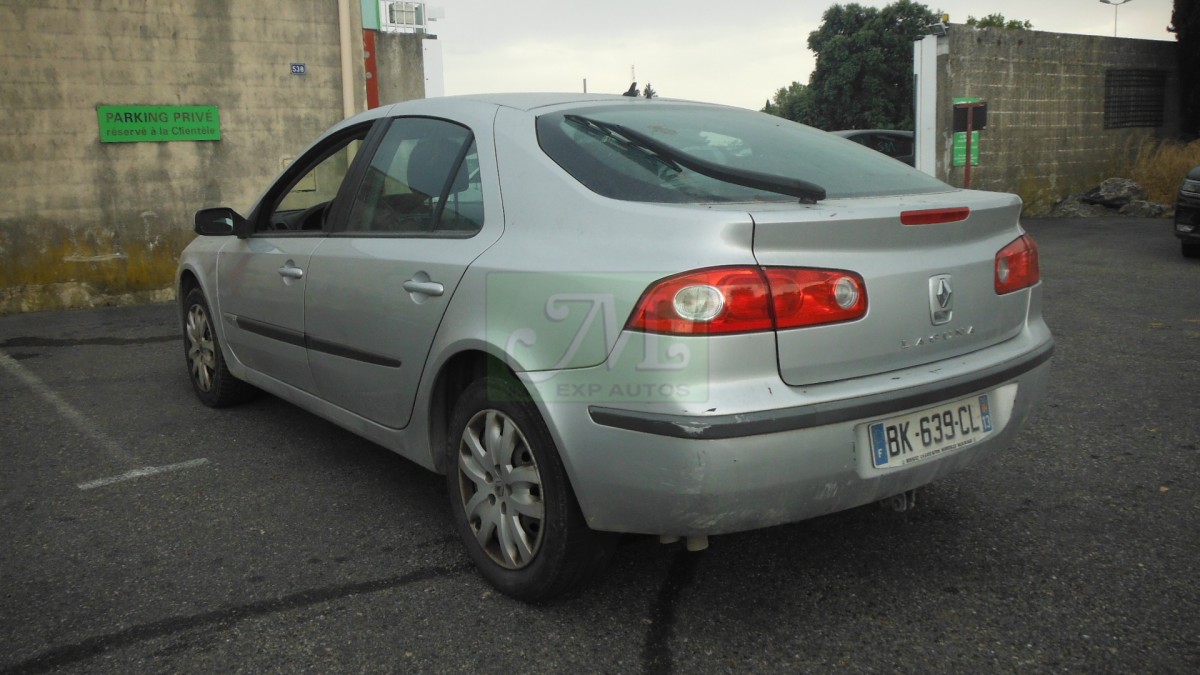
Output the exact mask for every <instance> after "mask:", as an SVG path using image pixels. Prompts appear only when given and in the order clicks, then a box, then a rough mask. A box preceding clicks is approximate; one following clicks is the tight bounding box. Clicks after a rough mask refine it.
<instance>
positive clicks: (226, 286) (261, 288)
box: [217, 124, 370, 392]
mask: <svg viewBox="0 0 1200 675" xmlns="http://www.w3.org/2000/svg"><path fill="white" fill-rule="evenodd" d="M369 129H370V125H369V124H368V125H365V126H359V127H356V128H352V129H348V130H346V131H344V132H341V133H337V134H333V135H332V136H331V137H330V138H329V139H327V140H326V141H324V142H322V143H320V144H319V145H317V146H314V147H313V148H312V149H311V150H310V151H309V152H307V153H305V155H304V156H303V157H301V158H300V159H299V160H298V161H297V162H295V164H294V165H293V168H292V169H291V170H289V171H287V172H286V173H285V174H284V175H283V176H282V177H281V178H280V179H279V181H278V182H277V183H276V186H275V187H274V188H272V190H271V191H269V192H268V193H267V197H265V198H264V200H263V202H262V204H260V206H259V208H258V209H256V211H255V213H253V214H251V216H250V218H251V220H252V221H253V222H254V226H255V231H254V233H253V234H252V235H251V236H250V237H248V238H246V239H239V240H237V241H233V242H230V244H229V245H228V246H225V247H224V248H223V249H222V250H221V253H220V254H219V255H218V257H217V268H218V269H217V278H218V279H219V283H218V286H217V295H218V297H219V298H220V307H221V313H222V316H221V321H222V322H223V323H224V329H225V341H226V343H227V344H228V346H229V348H230V350H231V351H232V352H233V354H234V355H235V356H236V357H237V359H238V360H239V361H240V362H241V363H243V364H244V365H246V366H247V367H249V368H251V369H253V370H256V371H258V372H260V373H262V374H264V375H267V376H269V377H272V378H274V379H276V380H279V381H281V382H285V383H287V384H290V385H292V386H294V387H298V388H300V389H303V390H305V391H308V392H313V391H315V387H314V385H313V380H312V373H311V371H310V370H309V367H308V351H307V348H306V346H305V336H304V290H305V286H306V285H307V282H308V273H309V263H310V260H311V256H312V253H313V251H314V250H316V249H317V247H318V246H319V245H320V244H321V242H322V241H324V240H325V238H326V236H327V235H328V234H329V229H330V223H331V221H330V219H329V217H328V216H329V214H330V212H331V211H332V206H333V202H334V198H335V197H336V196H337V194H338V191H339V190H340V189H341V186H342V183H343V181H344V179H345V177H346V175H347V173H348V172H349V170H350V167H351V165H352V164H353V161H354V158H355V156H356V154H357V152H358V149H359V147H360V146H361V144H362V142H363V139H364V138H365V136H366V133H367V132H368V131H369Z"/></svg>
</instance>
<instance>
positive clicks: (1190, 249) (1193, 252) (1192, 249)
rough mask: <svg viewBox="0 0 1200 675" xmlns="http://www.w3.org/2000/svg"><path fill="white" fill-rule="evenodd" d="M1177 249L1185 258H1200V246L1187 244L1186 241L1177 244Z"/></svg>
mask: <svg viewBox="0 0 1200 675" xmlns="http://www.w3.org/2000/svg"><path fill="white" fill-rule="evenodd" d="M1179 248H1180V249H1182V251H1183V257H1185V258H1200V244H1189V243H1188V242H1186V241H1181V242H1179Z"/></svg>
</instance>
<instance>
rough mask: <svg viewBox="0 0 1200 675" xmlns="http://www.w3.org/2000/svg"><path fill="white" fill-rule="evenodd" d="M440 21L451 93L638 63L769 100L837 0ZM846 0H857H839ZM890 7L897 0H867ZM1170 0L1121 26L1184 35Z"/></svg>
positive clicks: (952, 0) (683, 90) (1052, 18)
mask: <svg viewBox="0 0 1200 675" xmlns="http://www.w3.org/2000/svg"><path fill="white" fill-rule="evenodd" d="M428 4H429V5H431V6H440V7H442V8H443V10H444V12H445V17H444V18H442V19H439V20H437V21H435V22H433V23H432V24H431V26H430V28H431V32H433V33H435V34H436V35H437V36H438V39H439V41H440V43H441V46H442V54H443V58H444V71H443V72H444V77H445V89H446V94H473V93H485V92H513V91H582V89H583V81H584V79H585V78H586V79H587V88H588V91H590V92H611V93H621V92H623V91H625V90H626V89H627V88H628V87H629V83H630V81H631V68H632V69H633V76H635V77H636V79H637V81H638V83H639V86H644V85H645V84H646V83H647V82H649V83H651V84H652V85H653V86H654V89H655V90H656V91H657V92H658V93H659V94H661V95H663V96H665V97H670V98H686V99H694V100H699V101H711V102H714V103H725V104H728V105H737V106H742V107H746V108H753V109H759V108H761V107H762V106H763V103H764V102H765V101H766V100H767V99H768V98H770V97H771V95H772V94H774V92H775V90H777V89H778V88H780V87H783V86H786V85H788V84H789V83H791V82H792V81H798V82H802V83H807V82H808V76H809V73H811V72H812V69H813V66H814V65H815V59H814V56H813V54H812V52H810V51H809V50H808V47H807V41H808V34H809V33H810V32H812V31H814V30H816V29H817V27H818V26H819V25H820V23H821V14H823V13H824V12H825V10H826V9H827V8H829V7H830V6H832V5H834V4H838V3H834V2H832V1H827V2H822V1H813V0H722V1H720V2H716V1H714V0H606V1H604V2H596V1H589V2H574V1H572V0H508V1H505V0H441V1H440V2H439V1H437V0H433V1H430V2H429V3H428ZM840 4H848V3H840ZM859 4H861V5H867V6H872V7H883V6H885V5H888V4H890V3H889V1H888V0H860V2H859ZM923 4H925V5H926V6H928V7H929V8H930V9H932V10H935V11H937V10H939V9H940V10H941V11H943V12H948V13H949V14H950V21H951V23H964V22H965V21H966V20H967V17H968V16H972V15H973V16H975V17H983V16H986V15H988V14H991V13H994V12H1000V13H1002V14H1003V15H1004V16H1005V17H1006V18H1009V19H1022V20H1025V19H1028V20H1029V21H1032V22H1033V26H1034V30H1044V31H1052V32H1058V33H1081V34H1088V35H1110V36H1111V35H1112V33H1113V14H1114V11H1113V7H1111V6H1110V5H1105V4H1101V3H1100V2H1099V0H942V1H941V2H926V3H923ZM1171 5H1172V2H1171V0H1131V1H1129V2H1127V3H1126V4H1124V5H1122V6H1121V7H1120V9H1119V10H1117V12H1118V13H1119V20H1118V26H1117V28H1118V34H1119V35H1120V36H1121V37H1134V38H1143V39H1149V40H1171V41H1174V39H1175V36H1174V34H1173V33H1169V32H1167V26H1168V25H1169V24H1170V22H1171Z"/></svg>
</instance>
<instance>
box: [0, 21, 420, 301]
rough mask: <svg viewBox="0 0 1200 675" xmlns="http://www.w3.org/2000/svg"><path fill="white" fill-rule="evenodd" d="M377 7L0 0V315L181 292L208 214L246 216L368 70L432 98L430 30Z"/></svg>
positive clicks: (384, 86) (363, 86)
mask: <svg viewBox="0 0 1200 675" xmlns="http://www.w3.org/2000/svg"><path fill="white" fill-rule="evenodd" d="M372 4H374V5H378V3H374V2H373V0H371V1H369V2H360V1H359V0H289V1H288V2H271V1H268V0H236V1H235V0H97V1H96V2H90V3H80V2H75V1H73V0H40V1H39V2H36V3H35V2H28V1H27V0H0V68H2V70H3V72H5V73H6V75H5V77H4V78H3V79H0V102H2V103H0V120H3V124H0V185H3V186H4V189H3V190H0V204H2V205H3V209H2V210H0V313H6V312H13V311H28V310H34V309H45V308H54V307H72V306H91V305H95V304H105V303H111V302H120V301H128V300H129V299H131V298H134V299H146V298H153V297H159V298H163V297H169V293H170V291H169V286H170V283H171V277H172V274H173V272H174V267H175V261H176V259H177V257H178V253H179V251H180V250H181V248H182V247H183V246H184V245H185V244H186V242H187V241H189V240H190V239H191V237H192V232H191V224H192V214H193V213H194V211H195V210H196V209H198V208H200V207H203V206H214V205H229V206H233V207H235V208H238V209H240V210H245V209H247V208H248V207H249V205H250V204H251V203H252V202H253V200H254V199H255V198H256V197H257V194H258V191H259V190H261V189H262V188H264V187H265V186H266V185H267V183H268V181H269V180H270V179H271V178H272V177H273V176H274V175H275V174H277V173H278V172H279V170H280V169H281V168H282V167H283V166H284V165H286V164H287V163H288V162H289V161H290V160H291V158H293V157H295V156H296V155H297V154H298V153H299V152H300V151H301V150H302V149H303V147H304V146H305V145H306V144H307V143H308V142H309V141H310V140H312V139H313V138H315V136H316V135H317V134H318V133H320V132H321V131H323V130H324V129H326V128H327V127H329V126H330V125H332V124H333V123H335V122H337V121H338V120H341V119H343V118H344V117H346V116H348V115H349V114H353V113H356V112H359V111H362V110H365V109H366V108H367V105H368V80H374V81H373V82H371V84H372V85H373V86H374V91H376V92H377V93H378V95H379V96H381V97H386V98H383V102H392V101H396V100H404V99H410V98H420V97H423V96H424V81H425V78H424V75H423V65H422V46H421V45H422V42H423V41H425V40H429V39H432V38H433V36H431V35H427V34H420V33H389V32H379V31H377V30H373V29H370V28H365V27H364V26H365V25H366V24H367V23H370V18H371V17H370V16H369V15H368V16H367V19H368V21H367V22H364V9H366V10H367V12H368V13H369V11H370V9H371V7H372ZM368 43H371V44H372V45H373V47H374V50H373V51H367V50H366V49H365V46H366V45H367V44H368ZM368 73H369V74H370V77H368ZM164 289H165V290H164Z"/></svg>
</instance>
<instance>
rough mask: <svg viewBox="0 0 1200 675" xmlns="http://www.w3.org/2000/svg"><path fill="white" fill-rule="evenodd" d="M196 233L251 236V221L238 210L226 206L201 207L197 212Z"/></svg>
mask: <svg viewBox="0 0 1200 675" xmlns="http://www.w3.org/2000/svg"><path fill="white" fill-rule="evenodd" d="M195 230H196V234H199V235H203V236H206V237H225V236H229V235H231V234H233V235H237V238H238V239H245V238H246V237H248V236H250V223H249V221H247V220H246V219H245V218H243V217H242V216H241V214H239V213H238V212H237V211H234V210H233V209H231V208H228V207H225V206H218V207H215V208H210V209H200V210H199V211H197V212H196V225H195Z"/></svg>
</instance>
